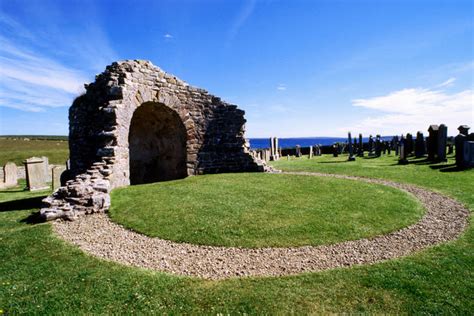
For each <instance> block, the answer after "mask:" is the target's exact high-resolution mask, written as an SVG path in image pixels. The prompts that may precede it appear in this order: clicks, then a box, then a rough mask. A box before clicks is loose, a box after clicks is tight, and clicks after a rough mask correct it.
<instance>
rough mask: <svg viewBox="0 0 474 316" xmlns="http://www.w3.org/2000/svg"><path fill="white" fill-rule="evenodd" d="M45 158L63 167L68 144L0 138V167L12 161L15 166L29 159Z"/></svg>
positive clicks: (67, 153) (60, 141) (59, 141)
mask: <svg viewBox="0 0 474 316" xmlns="http://www.w3.org/2000/svg"><path fill="white" fill-rule="evenodd" d="M33 156H36V157H42V156H46V157H48V159H49V163H51V164H58V165H64V164H66V160H67V159H68V158H69V147H68V142H67V141H65V140H44V139H41V140H38V139H31V140H24V139H7V138H2V137H0V166H3V165H4V164H5V163H7V162H9V161H12V162H14V163H16V165H17V166H21V165H23V161H24V160H25V159H27V158H30V157H33Z"/></svg>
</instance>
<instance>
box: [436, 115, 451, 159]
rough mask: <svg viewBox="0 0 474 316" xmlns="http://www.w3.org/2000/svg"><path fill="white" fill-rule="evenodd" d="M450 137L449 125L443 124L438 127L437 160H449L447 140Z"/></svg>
mask: <svg viewBox="0 0 474 316" xmlns="http://www.w3.org/2000/svg"><path fill="white" fill-rule="evenodd" d="M447 139H448V127H447V126H446V125H444V124H441V125H440V126H439V127H438V142H437V143H438V150H437V156H438V157H437V158H438V159H437V161H447V159H446V141H447Z"/></svg>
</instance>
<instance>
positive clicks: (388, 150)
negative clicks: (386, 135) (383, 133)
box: [386, 141, 392, 155]
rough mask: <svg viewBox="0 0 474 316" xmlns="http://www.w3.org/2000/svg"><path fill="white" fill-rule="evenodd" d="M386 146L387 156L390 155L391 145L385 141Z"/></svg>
mask: <svg viewBox="0 0 474 316" xmlns="http://www.w3.org/2000/svg"><path fill="white" fill-rule="evenodd" d="M386 145H387V154H388V155H390V152H391V151H392V144H391V143H390V142H389V141H387V144H386Z"/></svg>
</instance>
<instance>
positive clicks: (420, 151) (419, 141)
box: [415, 132, 425, 158]
mask: <svg viewBox="0 0 474 316" xmlns="http://www.w3.org/2000/svg"><path fill="white" fill-rule="evenodd" d="M424 155H425V138H424V136H423V133H422V132H417V133H416V140H415V157H416V158H421V157H423V156H424Z"/></svg>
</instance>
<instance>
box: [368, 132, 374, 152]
mask: <svg viewBox="0 0 474 316" xmlns="http://www.w3.org/2000/svg"><path fill="white" fill-rule="evenodd" d="M373 155H374V139H373V138H372V135H369V156H373Z"/></svg>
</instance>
